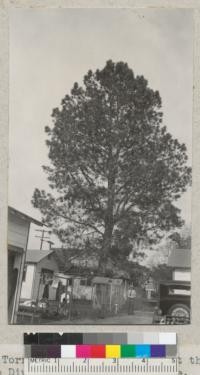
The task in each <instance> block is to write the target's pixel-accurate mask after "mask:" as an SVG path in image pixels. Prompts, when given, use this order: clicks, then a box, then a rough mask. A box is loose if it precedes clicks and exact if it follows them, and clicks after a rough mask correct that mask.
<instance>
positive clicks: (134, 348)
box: [24, 332, 177, 358]
mask: <svg viewBox="0 0 200 375" xmlns="http://www.w3.org/2000/svg"><path fill="white" fill-rule="evenodd" d="M176 343H177V342H176V333H173V332H161V333H160V332H153V333H151V332H147V333H134V332H131V333H112V334H111V333H87V334H86V333H63V334H59V333H53V334H52V333H37V334H25V335H24V344H25V357H26V358H169V357H175V356H176V355H177V345H176Z"/></svg>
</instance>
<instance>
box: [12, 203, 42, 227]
mask: <svg viewBox="0 0 200 375" xmlns="http://www.w3.org/2000/svg"><path fill="white" fill-rule="evenodd" d="M8 213H9V214H11V215H15V216H18V217H20V218H21V219H23V220H26V221H29V222H30V223H34V224H36V225H39V226H41V227H42V226H43V225H44V224H43V223H42V222H41V221H39V220H36V219H34V218H33V217H31V216H29V215H26V214H24V213H23V212H21V211H18V210H16V209H15V208H13V207H10V206H9V207H8Z"/></svg>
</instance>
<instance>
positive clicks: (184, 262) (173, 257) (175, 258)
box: [168, 249, 191, 268]
mask: <svg viewBox="0 0 200 375" xmlns="http://www.w3.org/2000/svg"><path fill="white" fill-rule="evenodd" d="M168 266H170V267H173V268H191V251H190V250H187V249H175V250H172V251H171V253H170V255H169V258H168Z"/></svg>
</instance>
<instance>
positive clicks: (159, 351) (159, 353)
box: [151, 345, 166, 358]
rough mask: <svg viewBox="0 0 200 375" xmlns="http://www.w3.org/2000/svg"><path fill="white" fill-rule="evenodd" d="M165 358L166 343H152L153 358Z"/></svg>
mask: <svg viewBox="0 0 200 375" xmlns="http://www.w3.org/2000/svg"><path fill="white" fill-rule="evenodd" d="M163 357H164V358H165V357H166V346H165V345H151V358H163Z"/></svg>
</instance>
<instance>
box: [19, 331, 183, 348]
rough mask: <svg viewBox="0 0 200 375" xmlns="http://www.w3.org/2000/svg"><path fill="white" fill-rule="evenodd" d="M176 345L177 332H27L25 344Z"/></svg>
mask: <svg viewBox="0 0 200 375" xmlns="http://www.w3.org/2000/svg"><path fill="white" fill-rule="evenodd" d="M51 344H54V345H87V344H88V345H91V344H92V345H98V344H104V345H108V344H109V345H111V344H118V345H121V344H128V345H129V344H131V345H144V344H147V345H176V344H177V337H176V333H175V332H130V333H125V332H120V333H118V332H112V333H107V332H106V333H96V332H95V333H92V332H91V333H77V332H76V333H62V334H60V333H52V332H51V333H46V332H42V333H25V334H24V345H51Z"/></svg>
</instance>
